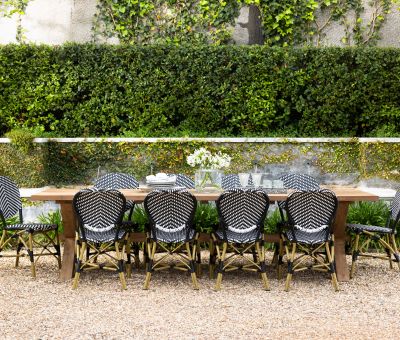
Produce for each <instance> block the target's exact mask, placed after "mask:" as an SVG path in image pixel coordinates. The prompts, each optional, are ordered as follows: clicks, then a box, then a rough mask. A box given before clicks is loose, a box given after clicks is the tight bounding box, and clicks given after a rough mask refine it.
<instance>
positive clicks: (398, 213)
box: [390, 189, 400, 227]
mask: <svg viewBox="0 0 400 340" xmlns="http://www.w3.org/2000/svg"><path fill="white" fill-rule="evenodd" d="M390 213H391V218H392V220H393V221H394V227H395V226H396V224H397V223H398V222H399V220H400V189H398V190H397V192H396V195H395V196H394V198H393V202H392V206H391V208H390Z"/></svg>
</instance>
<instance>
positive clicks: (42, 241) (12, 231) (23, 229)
mask: <svg viewBox="0 0 400 340" xmlns="http://www.w3.org/2000/svg"><path fill="white" fill-rule="evenodd" d="M0 218H1V230H2V233H1V239H0V253H1V251H2V250H4V249H6V248H7V247H8V246H10V245H13V244H14V243H15V246H16V249H17V253H16V255H0V257H8V256H10V257H16V260H15V266H16V267H18V264H19V258H20V257H23V256H25V255H26V254H21V250H22V249H23V248H25V249H26V251H27V255H28V256H29V259H30V262H31V273H32V277H36V266H35V265H36V263H37V261H38V260H39V258H40V257H41V256H46V255H47V256H49V255H50V256H54V257H55V258H56V259H57V262H58V267H59V268H61V252H60V240H59V235H58V226H57V225H56V224H43V223H24V222H23V214H22V203H21V197H20V193H19V189H18V187H17V185H16V184H15V183H14V182H13V181H12V180H11V179H9V178H8V177H4V176H0ZM10 220H13V221H12V222H10ZM37 236H41V237H37ZM39 247H40V248H41V251H40V252H36V253H35V251H36V250H38V249H39ZM52 248H53V249H52Z"/></svg>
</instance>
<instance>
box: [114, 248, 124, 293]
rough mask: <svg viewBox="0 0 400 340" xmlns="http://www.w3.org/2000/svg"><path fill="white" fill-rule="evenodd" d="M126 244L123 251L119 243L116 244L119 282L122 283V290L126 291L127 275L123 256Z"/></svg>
mask: <svg viewBox="0 0 400 340" xmlns="http://www.w3.org/2000/svg"><path fill="white" fill-rule="evenodd" d="M124 248H125V247H124V244H123V245H122V251H121V250H120V249H119V242H115V253H116V257H117V261H118V275H119V280H120V281H121V285H122V289H126V280H125V274H124V260H123V258H122V257H123V254H124V251H125V249H124Z"/></svg>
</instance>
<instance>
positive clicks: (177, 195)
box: [144, 189, 196, 242]
mask: <svg viewBox="0 0 400 340" xmlns="http://www.w3.org/2000/svg"><path fill="white" fill-rule="evenodd" d="M144 207H145V210H146V212H147V214H148V215H149V217H150V222H151V231H152V232H151V237H152V238H154V239H155V240H161V238H162V239H164V240H168V242H180V241H182V237H181V234H183V235H188V236H189V237H188V239H187V240H189V239H190V238H191V237H193V235H194V233H192V232H191V230H192V229H193V217H194V212H195V210H196V199H195V198H194V196H193V195H192V194H191V193H190V192H188V191H187V190H180V189H167V190H154V191H152V192H150V193H149V194H148V195H147V196H146V198H145V201H144ZM167 234H169V235H170V236H168V237H167V236H166V235H167ZM174 237H176V239H174Z"/></svg>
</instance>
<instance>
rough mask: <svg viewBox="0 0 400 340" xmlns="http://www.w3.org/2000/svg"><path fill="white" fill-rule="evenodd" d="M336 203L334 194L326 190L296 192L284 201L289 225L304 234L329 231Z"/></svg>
mask: <svg viewBox="0 0 400 340" xmlns="http://www.w3.org/2000/svg"><path fill="white" fill-rule="evenodd" d="M337 205H338V201H337V198H336V195H335V193H333V192H332V191H330V190H327V189H320V190H316V191H296V192H293V193H291V194H290V195H289V196H288V198H287V200H286V211H287V213H288V217H289V223H290V224H291V225H292V226H294V228H295V229H300V230H303V231H306V232H317V231H321V230H329V229H330V226H331V223H332V221H333V218H334V216H335V213H336V209H337Z"/></svg>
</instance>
